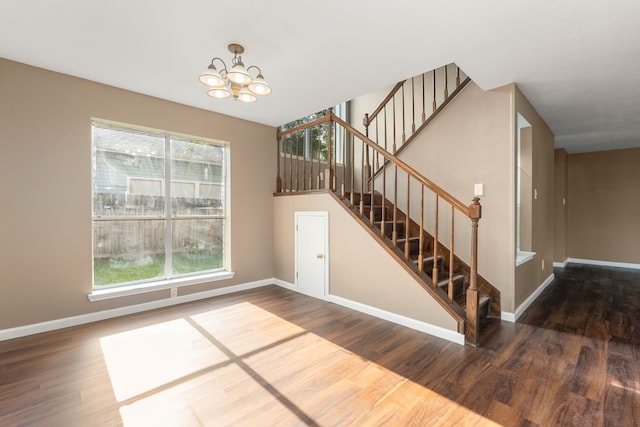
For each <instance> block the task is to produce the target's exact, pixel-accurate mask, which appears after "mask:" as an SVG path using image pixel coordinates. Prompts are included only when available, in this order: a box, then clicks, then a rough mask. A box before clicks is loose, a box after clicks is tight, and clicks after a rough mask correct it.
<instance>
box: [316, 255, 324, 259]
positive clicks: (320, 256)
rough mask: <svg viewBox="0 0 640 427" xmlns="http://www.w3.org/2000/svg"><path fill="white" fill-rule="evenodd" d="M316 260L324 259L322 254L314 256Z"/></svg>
mask: <svg viewBox="0 0 640 427" xmlns="http://www.w3.org/2000/svg"><path fill="white" fill-rule="evenodd" d="M316 258H318V259H322V258H324V254H318V255H316Z"/></svg>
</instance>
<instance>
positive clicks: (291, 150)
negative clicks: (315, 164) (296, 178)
mask: <svg viewBox="0 0 640 427" xmlns="http://www.w3.org/2000/svg"><path fill="white" fill-rule="evenodd" d="M290 135H291V138H293V133H292V134H290ZM291 138H289V191H290V192H291V191H293V140H292V139H291Z"/></svg>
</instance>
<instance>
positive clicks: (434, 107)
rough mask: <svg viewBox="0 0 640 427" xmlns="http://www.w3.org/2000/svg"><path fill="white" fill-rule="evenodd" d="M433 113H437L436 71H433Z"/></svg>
mask: <svg viewBox="0 0 640 427" xmlns="http://www.w3.org/2000/svg"><path fill="white" fill-rule="evenodd" d="M433 112H434V113H435V112H436V70H433Z"/></svg>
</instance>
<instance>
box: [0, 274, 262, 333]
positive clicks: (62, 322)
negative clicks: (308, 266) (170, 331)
mask: <svg viewBox="0 0 640 427" xmlns="http://www.w3.org/2000/svg"><path fill="white" fill-rule="evenodd" d="M274 283H275V279H264V280H258V281H255V282H249V283H244V284H241V285H234V286H227V287H224V288H218V289H212V290H210V291H205V292H197V293H193V294H189V295H182V296H178V297H175V298H165V299H161V300H156V301H151V302H146V303H142V304H136V305H129V306H126V307H120V308H114V309H111V310H104V311H97V312H94V313H88V314H82V315H80V316H73V317H66V318H63V319H56V320H50V321H47V322H42V323H35V324H32V325H26V326H19V327H16V328H10V329H3V330H0V341H6V340H10V339H13V338H20V337H24V336H27V335H34V334H39V333H42V332H49V331H53V330H56V329H63V328H68V327H71V326H78V325H83V324H85V323H91V322H97V321H99V320H105V319H111V318H114V317H120V316H126V315H128V314H133V313H140V312H142V311H147V310H154V309H156V308H162V307H169V306H171V305H177V304H183V303H186V302H191V301H197V300H201V299H205V298H212V297H217V296H220V295H226V294H231V293H234V292H240V291H245V290H248V289H254V288H260V287H262V286H267V285H272V284H274Z"/></svg>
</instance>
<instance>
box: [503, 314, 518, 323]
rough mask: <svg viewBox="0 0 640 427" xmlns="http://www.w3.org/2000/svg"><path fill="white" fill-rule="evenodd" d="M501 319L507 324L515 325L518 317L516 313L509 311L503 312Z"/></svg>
mask: <svg viewBox="0 0 640 427" xmlns="http://www.w3.org/2000/svg"><path fill="white" fill-rule="evenodd" d="M500 319H502V320H505V321H507V322H511V323H515V322H516V315H515V313H510V312H508V311H503V312H502V313H500Z"/></svg>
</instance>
